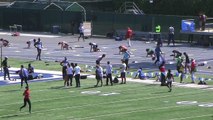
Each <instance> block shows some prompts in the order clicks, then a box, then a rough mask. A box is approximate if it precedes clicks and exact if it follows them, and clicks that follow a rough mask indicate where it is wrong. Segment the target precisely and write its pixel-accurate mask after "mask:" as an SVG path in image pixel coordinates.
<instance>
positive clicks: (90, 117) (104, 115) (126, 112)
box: [76, 105, 183, 120]
mask: <svg viewBox="0 0 213 120" xmlns="http://www.w3.org/2000/svg"><path fill="white" fill-rule="evenodd" d="M178 107H183V106H179V105H176V106H169V107H158V108H149V109H141V108H139V109H135V110H132V111H121V112H116V113H104V114H101V115H97V116H88V117H84V118H76V120H88V119H94V118H100V117H106V116H115V115H123V114H131V113H136V112H146V111H153V110H165V109H171V108H178Z"/></svg>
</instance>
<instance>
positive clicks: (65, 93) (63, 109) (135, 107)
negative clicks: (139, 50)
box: [0, 79, 213, 120]
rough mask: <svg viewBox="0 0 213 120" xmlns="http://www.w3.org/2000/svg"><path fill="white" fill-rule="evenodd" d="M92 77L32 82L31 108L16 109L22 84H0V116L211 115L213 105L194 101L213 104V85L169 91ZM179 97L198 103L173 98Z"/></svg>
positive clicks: (205, 118) (2, 119) (170, 118)
mask: <svg viewBox="0 0 213 120" xmlns="http://www.w3.org/2000/svg"><path fill="white" fill-rule="evenodd" d="M95 83H96V81H95V80H94V79H86V80H82V81H81V88H75V87H68V88H64V87H63V81H52V82H40V83H38V82H37V83H30V89H31V102H32V113H31V114H29V113H28V107H26V108H24V109H22V111H21V112H20V111H19V107H20V106H22V104H23V97H22V93H23V91H24V89H20V85H10V86H1V87H0V96H1V97H0V120H213V107H199V106H198V105H202V104H206V103H212V104H213V94H212V93H213V92H212V90H205V89H192V88H180V87H174V88H173V91H172V92H168V88H167V87H160V86H159V85H148V84H142V83H131V82H128V83H127V84H125V85H120V84H116V85H114V86H103V87H97V88H93V86H94V84H95ZM74 84H75V82H74ZM85 91H87V92H88V91H90V93H92V92H95V93H94V94H85V93H87V92H85ZM82 92H83V93H82ZM109 93H114V94H113V95H109ZM107 94H108V96H107ZM180 101H197V102H198V103H195V104H192V105H179V104H176V102H180Z"/></svg>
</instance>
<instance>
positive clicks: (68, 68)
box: [67, 64, 73, 86]
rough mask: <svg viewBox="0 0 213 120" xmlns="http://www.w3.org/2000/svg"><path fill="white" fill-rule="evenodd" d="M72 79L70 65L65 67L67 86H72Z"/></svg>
mask: <svg viewBox="0 0 213 120" xmlns="http://www.w3.org/2000/svg"><path fill="white" fill-rule="evenodd" d="M72 78H73V67H72V66H71V65H70V64H68V65H67V86H72ZM69 80H70V81H69Z"/></svg>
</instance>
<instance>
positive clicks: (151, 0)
mask: <svg viewBox="0 0 213 120" xmlns="http://www.w3.org/2000/svg"><path fill="white" fill-rule="evenodd" d="M149 3H150V4H151V14H153V3H154V0H149ZM154 24H155V18H154V16H153V15H152V32H154V27H155V26H154Z"/></svg>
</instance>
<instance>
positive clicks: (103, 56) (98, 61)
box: [95, 54, 106, 65]
mask: <svg viewBox="0 0 213 120" xmlns="http://www.w3.org/2000/svg"><path fill="white" fill-rule="evenodd" d="M105 57H106V55H105V54H103V55H102V56H101V57H99V58H98V59H97V60H96V61H95V62H96V65H100V62H101V60H102V59H103V58H105Z"/></svg>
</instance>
